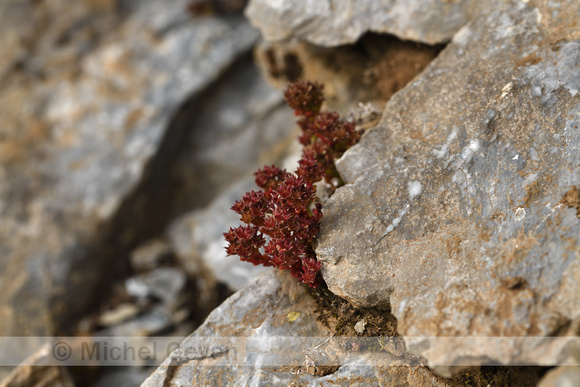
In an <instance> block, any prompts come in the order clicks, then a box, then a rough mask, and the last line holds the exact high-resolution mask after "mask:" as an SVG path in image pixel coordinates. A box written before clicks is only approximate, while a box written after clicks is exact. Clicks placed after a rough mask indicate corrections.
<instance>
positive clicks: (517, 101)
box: [317, 1, 580, 374]
mask: <svg viewBox="0 0 580 387" xmlns="http://www.w3.org/2000/svg"><path fill="white" fill-rule="evenodd" d="M579 12H580V4H579V3H578V2H574V1H558V2H554V1H536V2H529V3H528V2H520V1H510V2H499V3H496V4H495V5H493V6H489V7H488V8H487V9H486V10H485V11H484V12H483V13H482V14H481V15H479V16H478V17H477V19H476V20H474V21H473V22H472V23H470V24H468V25H467V26H465V27H464V28H462V29H461V30H460V31H459V32H457V33H456V34H455V36H454V37H453V41H452V43H450V44H449V45H448V46H447V47H446V49H445V50H444V51H443V52H442V53H441V54H440V56H439V57H438V58H437V59H436V60H435V61H433V62H432V63H431V65H429V66H428V67H427V69H426V70H425V71H424V72H423V73H422V74H421V75H420V76H419V77H418V78H416V79H415V80H414V81H413V82H412V83H411V84H409V85H408V86H407V87H406V88H404V89H403V90H401V91H399V92H398V93H397V94H395V96H393V98H392V99H391V100H390V102H389V103H388V105H387V107H386V109H385V111H384V113H383V118H382V121H381V123H380V125H379V127H377V128H375V129H373V130H371V131H369V132H368V133H367V134H366V135H365V136H364V137H363V139H362V140H361V142H360V143H359V144H358V145H356V146H355V147H353V148H351V149H350V150H349V151H348V152H347V153H346V154H345V156H344V157H343V158H342V160H340V162H339V165H338V168H339V170H340V172H341V174H342V176H343V178H344V179H345V180H346V182H347V183H348V184H347V185H346V186H344V187H343V188H340V189H338V190H337V192H336V193H335V195H334V196H332V197H331V198H330V200H329V201H328V202H327V203H326V205H325V207H324V209H323V210H324V218H323V221H322V231H321V234H320V237H319V245H318V248H317V256H318V258H319V259H321V260H322V261H323V275H324V278H325V280H326V282H327V283H328V285H329V288H330V289H331V290H332V291H333V292H335V293H336V294H338V295H340V296H342V297H345V298H347V299H349V300H351V301H352V302H353V303H355V304H358V305H378V304H390V305H391V307H392V311H393V314H394V315H395V316H396V317H397V319H398V323H399V332H400V333H401V334H402V335H403V336H417V337H419V338H418V339H416V340H413V341H408V344H410V349H411V350H413V351H415V352H416V353H417V354H419V355H423V356H425V357H426V358H427V359H428V361H429V363H430V364H448V365H449V364H458V362H460V361H461V360H462V359H466V358H471V359H482V361H485V359H487V360H490V359H491V360H492V361H497V362H499V363H509V362H511V361H515V360H518V359H519V360H522V361H526V362H535V361H538V362H546V364H557V362H558V361H559V360H561V359H564V358H566V353H565V352H564V351H563V350H562V348H559V347H557V346H556V347H549V346H548V345H543V344H541V343H540V344H538V343H536V344H533V345H529V346H527V347H526V346H525V345H524V344H522V345H513V346H508V347H506V348H503V349H502V350H498V349H497V348H496V347H495V345H494V344H493V342H487V343H486V342H485V341H484V342H483V343H482V345H480V346H477V348H476V347H475V346H473V345H472V343H470V342H464V343H463V345H458V346H457V347H455V348H453V350H451V349H450V348H447V347H446V346H445V345H444V344H442V343H441V342H435V341H434V342H430V341H429V340H428V339H426V338H425V339H421V337H434V336H447V335H453V336H529V335H535V336H550V335H562V334H566V333H568V334H574V332H576V334H577V332H578V331H577V329H578V324H579V323H580V293H579V292H578V283H579V281H580V247H579V246H580V244H579V241H578V237H579V232H580V220H579V219H578V216H577V211H576V208H575V200H572V202H568V203H562V202H561V200H562V198H563V197H564V195H565V194H566V193H567V192H570V190H571V189H572V187H573V186H574V185H577V184H580V174H579V173H578V171H579V166H580V152H579V148H580V130H579V129H578V126H579V124H580V94H579V93H580V77H578V74H579V66H580V30H578V28H577V21H578V19H577V15H578V14H579ZM571 15H576V16H571ZM572 193H573V192H572ZM570 196H572V197H573V196H574V195H570ZM528 344H529V343H528ZM526 355H528V357H526ZM440 371H441V372H443V373H444V374H449V373H450V371H449V370H444V369H440Z"/></svg>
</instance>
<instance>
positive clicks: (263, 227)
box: [224, 81, 360, 287]
mask: <svg viewBox="0 0 580 387" xmlns="http://www.w3.org/2000/svg"><path fill="white" fill-rule="evenodd" d="M284 96H285V98H286V101H287V102H288V104H289V105H290V107H292V108H293V109H294V111H295V114H296V115H298V116H301V118H300V120H299V121H298V124H299V126H300V128H301V129H302V135H301V136H300V138H299V140H300V142H301V143H302V144H303V145H304V150H303V155H302V159H301V160H300V161H299V167H298V169H297V170H296V173H289V172H286V171H285V170H282V169H280V168H277V167H276V166H274V165H272V166H266V167H264V168H263V169H260V170H258V172H256V173H255V176H256V184H257V185H258V187H260V188H261V189H262V190H260V191H258V192H256V191H251V192H248V193H246V194H245V195H244V197H243V198H242V199H241V200H239V201H236V203H235V204H234V206H233V207H232V210H234V211H235V212H237V213H238V214H239V215H240V216H241V220H242V222H244V223H246V225H244V226H239V227H237V228H230V230H229V231H228V232H226V233H224V236H225V239H226V241H227V242H228V246H227V247H226V251H227V254H228V255H238V256H239V257H240V259H241V260H242V261H248V262H252V263H253V264H254V265H264V266H274V267H277V268H279V269H284V270H290V272H291V273H292V275H293V276H294V277H295V278H297V279H298V280H299V281H300V282H303V283H305V284H308V285H310V286H312V287H316V286H317V285H318V280H317V274H318V272H319V271H320V267H321V266H320V262H318V261H317V260H316V256H315V254H314V248H313V246H312V241H313V240H314V238H315V237H316V235H317V234H318V231H319V229H320V227H319V223H320V219H321V218H322V212H321V207H322V205H321V204H320V201H319V200H318V198H317V197H316V186H315V183H316V182H318V181H320V180H322V179H323V178H324V179H325V180H326V181H327V182H329V183H331V182H333V181H334V182H335V181H336V180H335V179H336V178H340V176H339V174H338V172H337V170H336V167H335V166H334V161H335V160H336V159H337V158H338V157H340V156H341V155H342V154H343V153H344V151H346V149H348V148H349V147H350V146H351V145H353V144H355V143H356V142H357V141H358V139H359V137H360V133H359V132H357V131H356V130H355V127H354V124H352V123H350V122H347V121H344V120H341V119H340V118H339V116H338V114H337V113H335V112H326V111H321V107H322V103H323V102H324V95H323V86H322V85H320V84H318V83H316V82H308V81H296V82H294V83H292V84H290V85H289V86H288V88H287V89H286V91H285V93H284ZM266 236H268V237H269V238H268V240H267V239H266Z"/></svg>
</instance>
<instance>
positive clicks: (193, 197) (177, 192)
mask: <svg viewBox="0 0 580 387" xmlns="http://www.w3.org/2000/svg"><path fill="white" fill-rule="evenodd" d="M241 68H242V69H246V71H254V72H256V70H255V68H254V65H253V61H252V57H251V53H250V52H247V53H245V54H243V55H242V56H241V57H240V58H238V59H237V60H236V61H234V62H233V63H232V64H231V66H230V67H229V68H228V69H226V70H225V71H224V72H223V73H222V75H221V76H220V77H219V78H218V79H217V80H216V81H215V82H212V83H210V84H209V85H207V87H205V88H204V89H203V90H202V91H200V92H197V93H195V95H193V96H191V97H190V98H188V99H187V100H186V102H184V103H183V104H182V105H181V106H180V107H179V109H178V110H177V112H176V113H175V115H174V116H173V118H172V119H171V121H170V123H169V125H168V128H167V131H166V132H165V135H164V137H163V139H162V141H161V143H160V146H159V148H158V151H157V153H156V154H155V155H154V156H153V157H152V158H151V159H150V161H149V162H148V163H147V165H146V167H145V169H144V172H143V177H142V179H141V181H140V183H139V184H137V185H136V187H135V188H134V189H133V190H132V192H131V193H130V194H129V195H127V196H126V197H125V199H124V200H123V202H122V203H121V205H120V206H119V208H118V210H117V212H116V215H115V216H114V217H113V218H112V219H111V220H110V221H108V222H107V223H106V224H104V225H102V226H101V227H100V230H99V231H98V232H97V233H96V235H97V236H96V237H95V238H94V239H93V240H90V241H83V242H84V243H81V244H80V246H78V247H75V252H74V255H75V256H76V257H77V258H76V259H74V262H73V267H72V268H71V269H70V272H73V273H74V272H78V270H77V269H76V268H75V267H74V266H77V267H78V265H83V266H85V268H84V269H83V272H87V268H86V266H90V267H91V268H94V269H92V270H90V269H89V272H93V273H95V275H94V276H92V277H91V278H69V279H68V283H67V284H66V289H70V291H74V292H77V291H78V292H80V293H84V294H86V295H87V296H86V297H83V296H79V297H78V301H76V302H75V301H73V302H72V304H71V302H70V297H63V298H62V299H60V298H59V299H55V300H54V306H55V308H60V309H63V308H66V309H67V313H63V314H61V315H57V316H56V317H55V322H54V323H55V326H56V327H62V328H63V329H64V332H61V333H63V334H70V333H72V332H73V331H74V329H75V326H76V324H77V322H78V321H79V319H80V318H82V317H84V316H86V315H87V314H89V313H91V311H96V310H97V309H98V307H99V305H100V304H101V303H102V302H103V300H106V299H107V298H108V297H110V296H111V292H112V285H113V284H114V283H115V282H117V281H119V280H121V279H123V278H126V277H127V276H129V275H130V274H131V269H130V267H129V261H128V255H129V253H130V252H131V250H133V249H134V248H136V247H138V246H139V245H141V244H142V243H144V242H146V241H148V240H150V239H152V238H154V237H157V236H160V235H162V234H163V233H164V231H165V230H166V228H167V226H168V224H169V223H170V222H171V221H172V220H173V219H175V218H176V217H177V216H179V215H181V214H183V213H185V212H187V211H190V210H192V209H194V208H198V207H202V206H204V205H205V204H207V203H208V202H209V201H210V200H211V198H212V197H213V196H214V195H215V194H216V193H217V192H219V190H220V189H221V188H223V186H222V184H215V183H212V182H211V181H210V180H211V178H210V176H208V175H204V171H203V168H201V169H202V170H197V171H194V170H191V171H188V170H187V169H186V168H183V167H177V165H178V164H179V163H180V160H182V159H183V158H184V157H186V156H187V154H188V153H190V152H191V151H192V150H191V141H192V140H191V139H192V134H194V133H195V131H196V128H197V124H196V122H197V121H198V120H199V117H200V116H202V115H203V114H202V113H203V111H204V110H207V109H210V108H211V103H212V101H215V98H216V94H219V93H221V92H223V89H224V87H227V85H228V83H229V82H231V80H232V78H233V77H235V76H236V74H238V73H239V72H240V69H241ZM100 273H105V275H103V276H100V275H99V274H100ZM221 293H224V292H221ZM226 293H227V292H226ZM226 293H224V294H226ZM87 299H88V300H90V302H88V303H86V302H83V301H85V300H87ZM81 300H82V301H81ZM218 301H219V300H218ZM81 302H82V303H81ZM70 311H73V312H72V313H71V312H70ZM198 317H199V319H203V318H204V317H205V316H198Z"/></svg>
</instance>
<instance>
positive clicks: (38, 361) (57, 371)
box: [0, 343, 75, 387]
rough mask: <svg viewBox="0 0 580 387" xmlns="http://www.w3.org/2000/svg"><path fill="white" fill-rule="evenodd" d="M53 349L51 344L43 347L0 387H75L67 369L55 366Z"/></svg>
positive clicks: (0, 383)
mask: <svg viewBox="0 0 580 387" xmlns="http://www.w3.org/2000/svg"><path fill="white" fill-rule="evenodd" d="M52 349H53V346H52V345H51V343H46V344H44V345H42V346H41V347H40V348H39V349H38V351H36V352H34V353H33V354H32V355H30V356H29V357H27V358H26V359H25V360H24V361H23V364H21V365H19V366H18V367H16V368H14V369H13V370H12V372H11V373H10V374H9V375H8V376H6V377H5V378H4V379H3V380H0V387H74V385H75V384H74V382H73V379H72V377H71V375H70V373H69V371H68V370H67V368H66V367H62V366H58V365H55V362H54V357H53V354H52Z"/></svg>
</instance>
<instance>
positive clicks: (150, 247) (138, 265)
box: [129, 239, 173, 271]
mask: <svg viewBox="0 0 580 387" xmlns="http://www.w3.org/2000/svg"><path fill="white" fill-rule="evenodd" d="M172 255H173V252H172V251H171V247H170V246H169V244H168V243H167V242H166V241H164V240H162V239H154V240H151V241H148V242H147V243H145V244H143V245H142V246H139V247H138V248H136V249H135V250H133V251H131V255H130V256H129V261H130V262H131V267H132V268H133V270H136V271H149V270H153V269H155V268H157V267H159V266H160V265H161V264H162V263H163V262H164V261H165V262H167V261H170V260H171V258H172Z"/></svg>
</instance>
